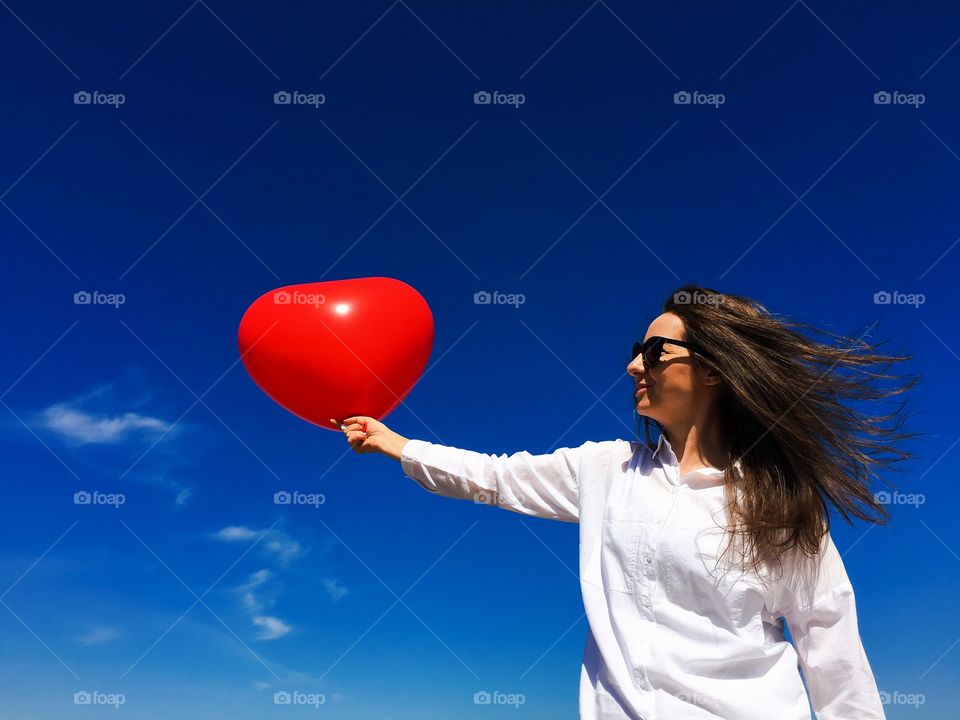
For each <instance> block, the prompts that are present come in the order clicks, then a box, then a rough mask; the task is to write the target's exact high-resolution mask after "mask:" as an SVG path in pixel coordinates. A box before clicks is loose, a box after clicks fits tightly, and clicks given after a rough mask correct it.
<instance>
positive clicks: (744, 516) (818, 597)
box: [336, 285, 916, 720]
mask: <svg viewBox="0 0 960 720" xmlns="http://www.w3.org/2000/svg"><path fill="white" fill-rule="evenodd" d="M800 327H809V326H803V325H801V324H799V323H792V322H787V321H784V320H780V319H777V318H775V317H773V316H772V315H771V314H770V313H769V312H768V311H767V310H766V309H765V308H764V307H763V306H762V305H760V304H759V303H757V302H756V301H754V300H751V299H749V298H745V297H742V296H737V295H730V294H722V293H719V292H717V291H715V290H710V289H707V288H702V287H698V286H692V285H687V286H684V287H682V288H680V289H678V290H677V292H675V293H673V294H672V295H671V297H670V298H668V300H667V301H666V303H665V305H664V307H663V314H661V315H660V316H659V317H657V318H656V319H655V320H654V321H653V322H652V323H651V324H650V326H649V328H648V330H647V332H646V337H645V338H644V340H643V342H642V343H636V344H635V345H634V351H633V356H632V359H631V360H630V362H629V364H628V365H627V372H628V373H629V374H630V375H631V376H632V377H633V379H634V386H635V396H634V398H633V403H634V407H635V411H636V413H637V415H638V419H639V418H642V420H643V424H644V427H645V438H646V439H645V442H641V441H639V440H637V441H626V440H608V441H603V442H593V441H588V442H585V443H584V444H583V445H581V446H580V447H576V448H560V449H558V450H556V451H555V452H553V453H550V454H545V455H531V454H529V453H528V452H526V451H522V452H517V453H515V454H513V455H510V456H509V457H508V456H506V455H501V456H499V457H498V456H495V455H487V454H482V453H478V452H474V451H471V450H463V449H458V448H453V447H447V446H444V445H439V444H434V443H430V442H426V441H423V440H408V439H407V438H405V437H402V436H401V435H398V434H397V433H395V432H393V431H392V430H390V429H389V428H387V427H386V426H385V425H384V424H383V423H381V422H378V421H377V420H375V419H373V418H369V417H361V416H358V417H351V418H346V419H344V420H343V421H342V423H336V424H340V426H341V428H342V429H343V430H344V432H345V434H346V439H347V441H348V442H349V443H350V445H351V447H352V448H353V450H354V451H355V452H357V453H368V452H380V453H383V454H385V455H388V456H390V457H392V458H394V459H397V460H399V461H400V463H401V466H402V469H403V471H404V473H405V474H406V475H407V476H409V477H410V478H412V479H414V480H416V481H417V482H418V483H419V484H420V485H422V486H423V487H424V488H426V489H427V490H429V491H431V492H434V493H437V494H439V495H444V496H448V497H455V498H462V499H473V500H478V501H481V502H489V503H491V504H495V505H497V506H499V507H501V508H504V509H506V510H512V511H514V512H518V513H524V514H527V515H534V516H538V517H544V518H553V519H555V520H563V521H567V522H578V523H579V524H580V575H581V588H582V591H583V602H584V607H585V609H586V614H587V618H588V620H589V632H588V635H587V642H586V646H585V650H584V657H583V665H582V668H581V681H580V717H581V718H584V719H585V720H586V719H591V720H592V719H598V720H599V719H600V718H644V719H645V720H686V719H689V720H695V719H696V720H701V719H706V718H727V719H729V720H754V719H755V720H801V719H806V720H809V718H810V717H811V715H810V705H811V704H812V706H813V709H814V711H815V712H816V716H817V718H818V719H819V720H869V719H873V718H883V717H884V711H883V705H882V703H881V700H880V695H879V692H878V689H877V686H876V682H875V680H874V677H873V673H872V671H871V668H870V665H869V663H868V661H867V657H866V654H865V652H864V649H863V645H862V643H861V640H860V635H859V631H858V628H857V612H856V604H855V601H854V592H853V587H852V585H851V583H850V580H849V578H848V577H847V574H846V571H845V569H844V564H843V562H842V560H841V557H840V554H839V553H838V551H837V548H836V546H835V545H834V543H833V540H832V537H831V535H830V516H829V514H828V509H829V505H832V506H833V507H834V508H835V509H836V510H837V511H838V512H839V513H840V514H841V515H842V516H843V517H844V519H845V520H847V521H848V522H849V521H850V516H851V515H853V516H855V517H858V518H860V519H864V520H868V521H871V522H876V523H884V522H885V521H886V519H887V514H886V511H885V510H884V507H883V506H882V505H881V504H880V503H879V502H878V501H877V500H876V499H875V498H874V495H873V493H872V492H871V490H870V482H871V477H874V476H876V472H875V470H876V469H878V468H879V467H885V466H889V465H890V464H891V463H893V462H896V461H899V460H903V459H905V458H907V457H910V453H907V452H904V451H903V450H900V449H898V448H896V447H895V446H894V445H895V443H896V442H898V441H900V440H902V439H906V438H908V437H912V435H908V434H902V433H900V432H899V428H900V422H895V423H894V427H892V428H888V427H886V426H885V424H886V423H887V422H888V421H890V420H892V419H894V418H895V417H896V416H897V414H898V413H899V412H900V410H902V405H901V407H900V408H899V409H898V410H897V411H895V412H894V413H891V414H889V415H886V416H881V417H873V416H869V415H864V414H862V413H860V412H857V411H855V410H853V409H851V408H850V407H848V406H847V405H845V404H843V401H844V400H861V401H862V400H880V399H883V398H888V397H892V396H894V395H897V394H899V393H901V392H903V391H905V390H907V389H908V388H910V387H912V386H913V385H914V384H915V382H916V379H915V378H913V379H910V380H908V381H907V382H906V383H904V384H901V385H899V386H895V387H891V388H886V389H883V388H880V387H877V382H876V381H881V380H887V379H890V378H892V377H894V376H891V375H886V374H884V373H882V372H879V371H874V370H871V368H872V367H873V366H877V365H880V366H884V367H889V365H891V364H892V363H893V362H895V361H900V360H905V359H907V358H906V357H901V356H888V355H882V354H879V353H878V352H876V350H875V347H874V346H871V345H868V344H866V343H863V342H861V341H859V340H851V339H850V338H844V337H842V336H837V335H832V334H829V333H827V334H828V335H831V337H832V338H833V339H835V340H838V341H839V342H838V343H836V344H821V343H819V342H816V341H815V340H813V339H811V338H809V337H806V336H805V335H803V334H801V333H799V332H798V331H797V329H798V328H800ZM651 425H654V426H656V428H657V430H658V434H659V438H658V441H657V442H656V444H654V443H653V441H652V439H651V437H650V430H651ZM784 622H786V625H787V626H788V627H789V631H790V635H791V637H792V640H793V643H792V644H791V643H790V642H788V641H787V640H786V639H785V636H784ZM801 671H802V676H801ZM804 680H805V683H806V690H805V688H804ZM808 693H809V701H808Z"/></svg>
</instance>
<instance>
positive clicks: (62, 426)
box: [41, 403, 173, 445]
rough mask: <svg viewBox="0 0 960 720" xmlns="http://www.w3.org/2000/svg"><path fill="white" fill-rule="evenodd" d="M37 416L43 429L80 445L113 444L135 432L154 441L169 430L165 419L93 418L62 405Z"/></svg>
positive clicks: (131, 415)
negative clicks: (39, 416) (39, 417)
mask: <svg viewBox="0 0 960 720" xmlns="http://www.w3.org/2000/svg"><path fill="white" fill-rule="evenodd" d="M41 417H42V419H41V425H42V426H43V427H45V428H46V429H47V430H51V431H53V432H55V433H57V434H58V435H60V436H61V437H63V438H65V439H67V440H70V441H72V442H75V443H78V444H80V445H92V444H116V443H120V442H123V441H124V440H126V439H127V437H128V436H130V435H131V434H134V433H138V432H141V433H143V434H145V435H146V436H147V437H148V438H150V439H154V438H158V437H160V436H162V435H163V434H164V433H167V432H168V431H169V430H171V429H172V428H173V425H172V424H171V423H168V422H166V421H165V420H161V419H159V418H155V417H150V416H148V415H141V414H140V413H134V412H128V413H123V414H122V415H114V416H108V415H97V414H94V413H91V412H87V411H86V410H81V409H79V408H75V407H70V406H69V405H67V404H66V403H57V404H55V405H51V406H50V407H48V408H47V409H46V410H44V411H43V412H42V413H41Z"/></svg>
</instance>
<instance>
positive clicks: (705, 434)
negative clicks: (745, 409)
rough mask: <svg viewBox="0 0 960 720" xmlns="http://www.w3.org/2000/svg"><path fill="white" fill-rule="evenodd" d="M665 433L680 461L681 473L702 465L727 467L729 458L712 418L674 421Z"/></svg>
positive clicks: (666, 427) (665, 429) (666, 428)
mask: <svg viewBox="0 0 960 720" xmlns="http://www.w3.org/2000/svg"><path fill="white" fill-rule="evenodd" d="M664 433H665V434H666V436H667V440H669V441H670V447H671V448H673V454H674V455H676V456H677V462H678V463H680V473H681V475H682V474H683V473H687V472H690V471H692V470H697V469H699V468H702V467H714V468H719V469H721V470H723V469H725V468H726V466H727V463H728V461H729V458H728V457H727V454H726V452H724V449H723V447H722V445H721V442H720V432H719V428H718V427H717V424H716V422H714V421H713V420H711V419H710V418H697V419H695V420H693V421H691V422H686V423H673V424H671V425H669V426H665V428H664Z"/></svg>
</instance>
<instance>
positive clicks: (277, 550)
mask: <svg viewBox="0 0 960 720" xmlns="http://www.w3.org/2000/svg"><path fill="white" fill-rule="evenodd" d="M263 534H264V532H263V531H262V530H254V529H252V528H248V527H244V526H243V525H230V526H228V527H225V528H223V529H221V530H218V531H217V532H216V533H214V534H213V537H215V538H216V539H217V540H222V541H224V542H246V541H248V540H253V539H255V538H259V537H260V536H261V535H263ZM260 545H261V547H262V548H263V550H264V552H266V553H268V554H271V555H273V556H274V557H275V558H276V559H277V561H278V562H279V563H280V564H281V565H287V564H288V563H289V562H290V561H291V560H293V559H294V558H296V557H299V556H300V555H302V554H303V548H302V547H301V545H300V543H298V542H297V541H296V540H294V539H293V538H292V537H290V536H289V535H287V534H286V533H285V532H281V531H280V530H267V531H266V537H265V538H264V539H263V540H262V541H261V543H260Z"/></svg>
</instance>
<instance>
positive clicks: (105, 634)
mask: <svg viewBox="0 0 960 720" xmlns="http://www.w3.org/2000/svg"><path fill="white" fill-rule="evenodd" d="M119 637H120V631H119V630H117V629H116V628H112V627H95V628H92V629H91V630H90V632H88V633H86V634H84V635H81V636H80V637H78V638H77V642H78V643H80V644H81V645H87V646H92V645H106V644H107V643H110V642H113V641H114V640H116V639H117V638H119Z"/></svg>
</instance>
